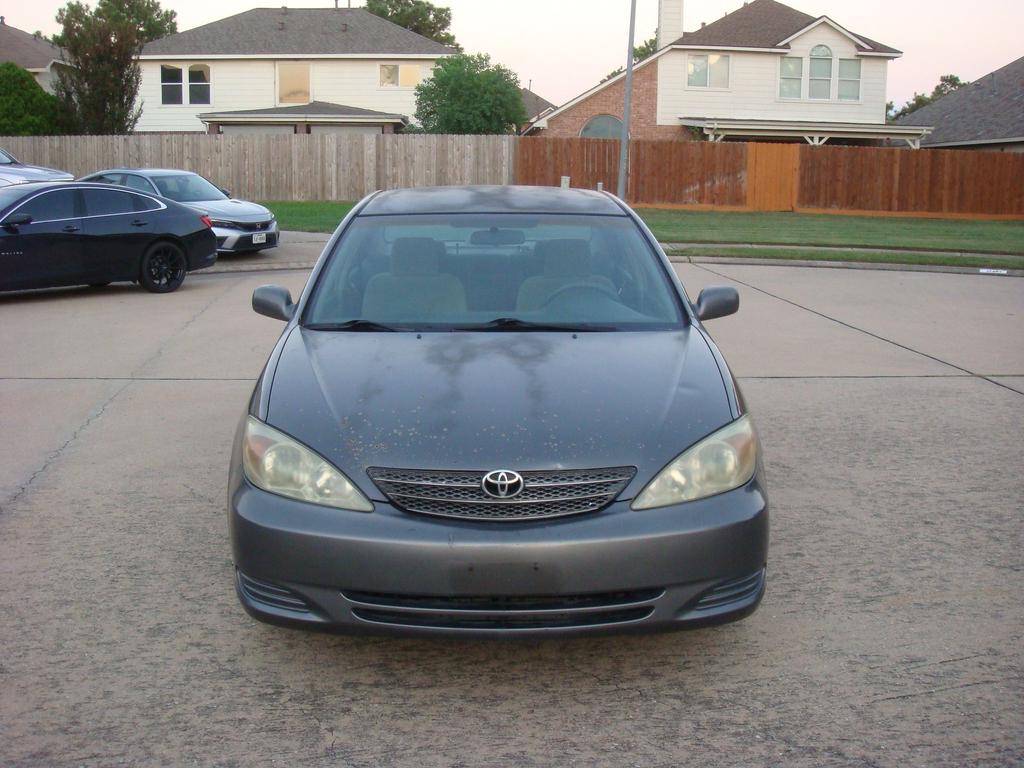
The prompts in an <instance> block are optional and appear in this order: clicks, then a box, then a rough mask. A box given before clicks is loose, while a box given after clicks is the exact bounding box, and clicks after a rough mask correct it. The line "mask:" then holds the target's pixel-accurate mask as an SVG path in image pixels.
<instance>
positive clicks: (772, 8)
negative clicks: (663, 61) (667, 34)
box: [672, 0, 900, 56]
mask: <svg viewBox="0 0 1024 768" xmlns="http://www.w3.org/2000/svg"><path fill="white" fill-rule="evenodd" d="M819 23H827V24H829V25H831V26H832V27H834V28H836V29H838V30H839V31H841V32H844V33H846V34H847V35H848V36H849V37H851V38H856V40H858V41H860V42H861V43H865V44H866V45H860V44H858V45H857V49H858V50H859V51H862V52H865V53H867V52H870V53H884V54H892V55H894V56H898V55H899V54H900V51H897V50H896V49H895V48H890V47H889V46H887V45H883V44H882V43H878V42H876V41H874V40H871V39H870V38H868V37H865V36H864V35H859V34H857V33H855V32H850V31H849V30H847V29H845V28H844V27H841V26H839V25H838V24H836V23H835V22H834V21H832V20H831V19H830V18H828V17H827V16H811V15H810V14H807V13H804V12H803V11H798V10H797V9H796V8H790V7H789V6H788V5H783V4H782V3H779V2H776V0H753V2H750V3H746V4H744V5H743V7H742V8H740V9H739V10H736V11H733V12H732V13H730V14H728V15H727V16H723V17H722V18H721V19H719V20H718V21H715V22H713V23H711V24H708V25H707V26H705V27H702V28H701V29H698V30H696V31H695V32H686V33H684V34H683V36H682V37H681V38H679V39H678V40H676V41H675V42H674V43H672V45H686V46H700V47H702V48H768V49H781V50H786V49H788V48H789V47H790V46H789V44H788V43H787V42H786V41H788V40H789V39H791V38H793V37H795V36H796V35H798V34H800V33H801V32H803V31H804V30H806V29H808V28H810V27H813V26H815V25H816V24H819Z"/></svg>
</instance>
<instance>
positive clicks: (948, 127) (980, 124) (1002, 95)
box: [896, 57, 1024, 147]
mask: <svg viewBox="0 0 1024 768" xmlns="http://www.w3.org/2000/svg"><path fill="white" fill-rule="evenodd" d="M896 125H933V126H935V130H934V131H933V132H932V134H931V135H930V136H929V137H928V138H927V139H926V140H925V141H924V142H923V144H924V146H926V147H930V146H935V145H940V146H941V145H957V144H975V143H981V144H984V143H994V142H998V141H1000V140H1010V139H1016V140H1017V141H1021V140H1024V57H1021V58H1019V59H1017V60H1016V61H1013V62H1010V63H1009V64H1007V65H1006V66H1005V67H1002V68H1001V69H997V70H996V71H995V72H990V73H989V74H987V75H985V76H984V77H981V78H979V79H978V80H976V81H974V82H973V83H971V84H970V85H965V86H963V87H961V88H957V89H956V90H955V91H953V92H952V93H948V94H946V95H945V96H943V97H942V98H941V99H937V100H935V101H933V102H932V103H931V104H929V105H927V106H925V107H921V108H920V109H918V110H915V111H914V112H911V113H910V114H909V115H907V116H906V117H902V118H900V119H899V120H897V121H896Z"/></svg>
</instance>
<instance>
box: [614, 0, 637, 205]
mask: <svg viewBox="0 0 1024 768" xmlns="http://www.w3.org/2000/svg"><path fill="white" fill-rule="evenodd" d="M635 34H636V0H631V2H630V9H629V58H628V59H626V99H625V104H623V108H622V150H621V152H620V153H619V190H618V195H619V199H620V200H625V199H626V179H627V177H628V174H629V123H630V120H631V118H632V116H633V37H634V35H635Z"/></svg>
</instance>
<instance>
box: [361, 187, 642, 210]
mask: <svg viewBox="0 0 1024 768" xmlns="http://www.w3.org/2000/svg"><path fill="white" fill-rule="evenodd" d="M427 213H562V214H588V215H591V216H593V215H603V216H625V215H627V214H626V211H625V209H624V208H623V207H622V206H621V205H620V204H619V202H618V200H616V198H614V197H612V196H611V195H609V194H607V193H603V192H595V191H592V190H589V189H561V188H558V187H516V186H503V187H502V186H465V187H417V188H413V189H393V190H388V191H386V192H380V193H378V194H376V195H374V196H373V197H372V198H371V199H370V201H369V202H368V203H367V204H366V206H365V207H363V208H362V210H360V211H359V215H360V216H381V215H394V214H427Z"/></svg>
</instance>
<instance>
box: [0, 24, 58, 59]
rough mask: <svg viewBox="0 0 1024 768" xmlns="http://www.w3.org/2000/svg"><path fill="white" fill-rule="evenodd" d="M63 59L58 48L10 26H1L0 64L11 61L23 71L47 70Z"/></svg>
mask: <svg viewBox="0 0 1024 768" xmlns="http://www.w3.org/2000/svg"><path fill="white" fill-rule="evenodd" d="M61 58H62V57H61V52H60V48H58V47H57V46H55V45H51V44H50V43H48V42H46V41H45V40H43V39H42V38H39V37H36V36H35V35H30V34H29V33H28V32H23V31H22V30H20V29H18V28H17V27H12V26H11V25H10V24H6V23H5V24H0V62H7V61H11V62H14V63H15V64H17V65H18V66H19V67H21V68H22V69H46V67H47V66H49V64H50V62H51V61H60V60H61Z"/></svg>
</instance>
